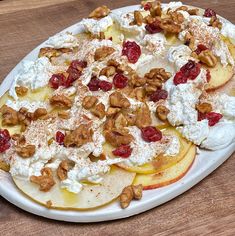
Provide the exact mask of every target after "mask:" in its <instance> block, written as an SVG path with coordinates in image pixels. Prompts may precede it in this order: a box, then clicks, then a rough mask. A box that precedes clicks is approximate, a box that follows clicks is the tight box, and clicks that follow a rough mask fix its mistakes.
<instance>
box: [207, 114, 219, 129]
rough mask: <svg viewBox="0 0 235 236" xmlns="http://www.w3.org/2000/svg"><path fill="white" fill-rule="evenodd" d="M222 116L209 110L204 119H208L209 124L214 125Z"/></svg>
mask: <svg viewBox="0 0 235 236" xmlns="http://www.w3.org/2000/svg"><path fill="white" fill-rule="evenodd" d="M222 117H223V116H222V115H221V114H220V113H216V112H209V113H207V114H206V119H207V120H208V124H209V126H214V125H215V124H217V123H218V122H219V120H220V119H221V118H222Z"/></svg>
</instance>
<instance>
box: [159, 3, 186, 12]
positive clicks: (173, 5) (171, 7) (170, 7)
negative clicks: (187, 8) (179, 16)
mask: <svg viewBox="0 0 235 236" xmlns="http://www.w3.org/2000/svg"><path fill="white" fill-rule="evenodd" d="M182 5H183V3H182V2H180V1H179V2H169V3H168V4H164V5H163V6H162V11H164V12H167V11H168V10H172V11H174V10H176V9H177V8H179V7H181V6H182Z"/></svg>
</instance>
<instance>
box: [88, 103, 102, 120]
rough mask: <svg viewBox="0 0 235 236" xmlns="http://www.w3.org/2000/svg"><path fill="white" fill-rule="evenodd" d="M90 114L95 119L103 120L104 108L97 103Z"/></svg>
mask: <svg viewBox="0 0 235 236" xmlns="http://www.w3.org/2000/svg"><path fill="white" fill-rule="evenodd" d="M91 113H92V114H93V115H95V116H97V117H99V118H100V119H102V118H104V116H105V106H104V104H103V103H99V104H97V105H95V106H94V107H93V108H92V109H91Z"/></svg>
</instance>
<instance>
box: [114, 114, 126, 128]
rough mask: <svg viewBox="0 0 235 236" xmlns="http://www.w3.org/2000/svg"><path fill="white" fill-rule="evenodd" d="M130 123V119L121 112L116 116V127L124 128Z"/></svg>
mask: <svg viewBox="0 0 235 236" xmlns="http://www.w3.org/2000/svg"><path fill="white" fill-rule="evenodd" d="M127 124H128V121H127V119H126V117H125V116H124V115H123V114H122V113H119V114H118V115H117V116H116V117H115V122H114V125H115V128H116V129H123V128H124V127H126V126H127Z"/></svg>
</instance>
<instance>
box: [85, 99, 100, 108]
mask: <svg viewBox="0 0 235 236" xmlns="http://www.w3.org/2000/svg"><path fill="white" fill-rule="evenodd" d="M97 102H98V98H97V97H95V96H86V97H84V99H83V101H82V106H83V107H84V108H85V109H91V108H92V107H93V106H95V104H96V103H97Z"/></svg>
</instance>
